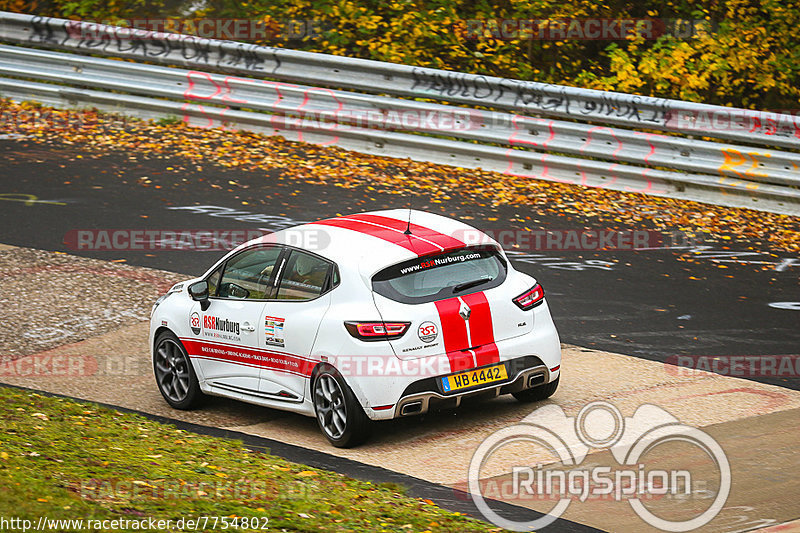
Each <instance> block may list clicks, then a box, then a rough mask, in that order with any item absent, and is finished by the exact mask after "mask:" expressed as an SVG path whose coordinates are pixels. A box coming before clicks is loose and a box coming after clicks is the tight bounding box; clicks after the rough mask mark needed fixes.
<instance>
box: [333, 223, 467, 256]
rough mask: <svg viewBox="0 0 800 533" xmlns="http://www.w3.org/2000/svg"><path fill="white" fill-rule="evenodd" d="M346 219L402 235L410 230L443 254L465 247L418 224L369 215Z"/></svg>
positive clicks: (444, 234)
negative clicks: (383, 227) (386, 228)
mask: <svg viewBox="0 0 800 533" xmlns="http://www.w3.org/2000/svg"><path fill="white" fill-rule="evenodd" d="M346 218H350V219H355V220H361V221H363V222H369V223H373V224H380V225H381V226H386V227H390V228H392V229H394V230H395V231H400V232H403V233H404V232H405V231H406V229H410V230H411V235H412V236H413V237H414V238H417V239H425V240H426V241H429V242H431V243H433V244H435V245H437V246H439V247H440V248H441V251H443V252H449V251H452V250H458V249H459V248H463V247H464V246H466V244H465V243H464V242H463V241H461V240H459V239H456V238H455V237H451V236H450V235H447V234H446V233H441V232H439V231H436V230H434V229H431V228H428V227H425V226H420V225H419V224H414V223H413V222H412V223H411V224H409V223H408V221H407V220H399V219H396V218H391V217H384V216H381V215H370V214H356V215H348V216H347V217H346Z"/></svg>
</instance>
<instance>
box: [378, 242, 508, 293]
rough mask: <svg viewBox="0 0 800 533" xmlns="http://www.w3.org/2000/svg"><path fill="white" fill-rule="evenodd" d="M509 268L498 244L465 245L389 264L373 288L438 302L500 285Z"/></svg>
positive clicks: (379, 291)
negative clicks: (451, 250) (495, 245)
mask: <svg viewBox="0 0 800 533" xmlns="http://www.w3.org/2000/svg"><path fill="white" fill-rule="evenodd" d="M506 268H507V266H506V262H505V260H504V259H503V257H502V256H501V255H500V253H499V252H498V251H497V249H496V248H463V249H461V250H458V251H455V252H448V253H445V254H440V255H433V256H426V257H419V258H416V259H412V260H409V261H405V262H403V263H398V264H396V265H392V266H390V267H388V268H385V269H383V270H381V271H380V272H378V273H377V274H375V275H374V276H373V277H372V290H374V291H375V292H377V293H378V294H380V295H383V296H385V297H387V298H389V299H391V300H395V301H397V302H403V303H414V304H417V303H426V302H434V301H436V300H442V299H444V298H450V297H453V296H462V295H464V294H470V293H473V292H478V291H483V290H486V289H491V288H492V287H497V286H498V285H500V284H501V283H503V280H505V278H506Z"/></svg>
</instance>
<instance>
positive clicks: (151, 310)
mask: <svg viewBox="0 0 800 533" xmlns="http://www.w3.org/2000/svg"><path fill="white" fill-rule="evenodd" d="M170 294H172V293H171V292H168V293H167V294H162V295H161V296H159V297H158V299H157V300H156V301H155V303H154V304H153V308H152V309H150V318H153V313H155V312H156V307H158V306H159V305H160V304H161V302H163V301H164V300H166V299H167V296H169V295H170Z"/></svg>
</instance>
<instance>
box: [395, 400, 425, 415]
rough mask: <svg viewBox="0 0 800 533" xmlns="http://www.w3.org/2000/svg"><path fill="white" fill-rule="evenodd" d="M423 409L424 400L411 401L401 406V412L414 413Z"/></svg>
mask: <svg viewBox="0 0 800 533" xmlns="http://www.w3.org/2000/svg"><path fill="white" fill-rule="evenodd" d="M420 411H422V402H409V403H407V404H405V405H404V406H403V407H401V408H400V414H401V415H403V416H405V415H413V414H415V413H419V412H420Z"/></svg>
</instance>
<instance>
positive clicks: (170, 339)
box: [153, 331, 205, 410]
mask: <svg viewBox="0 0 800 533" xmlns="http://www.w3.org/2000/svg"><path fill="white" fill-rule="evenodd" d="M153 371H154V373H155V376H156V383H157V384H158V390H159V391H161V395H162V396H163V397H164V399H165V400H166V401H167V403H168V404H170V405H171V406H172V407H174V408H175V409H183V410H189V409H194V408H195V407H197V406H198V405H199V404H200V403H201V402H202V400H203V399H204V398H205V395H204V394H203V392H202V391H201V390H200V384H199V383H198V382H197V375H195V373H194V368H192V362H191V361H190V360H189V356H188V355H187V353H186V350H185V349H184V348H183V345H182V344H181V341H179V340H178V338H177V337H176V336H175V335H173V334H172V333H171V332H169V331H165V332H164V333H162V334H160V335H159V336H158V338H157V339H156V349H155V350H154V351H153Z"/></svg>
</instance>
